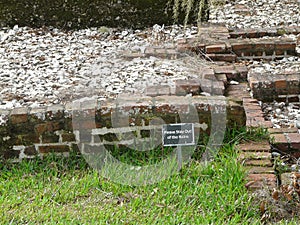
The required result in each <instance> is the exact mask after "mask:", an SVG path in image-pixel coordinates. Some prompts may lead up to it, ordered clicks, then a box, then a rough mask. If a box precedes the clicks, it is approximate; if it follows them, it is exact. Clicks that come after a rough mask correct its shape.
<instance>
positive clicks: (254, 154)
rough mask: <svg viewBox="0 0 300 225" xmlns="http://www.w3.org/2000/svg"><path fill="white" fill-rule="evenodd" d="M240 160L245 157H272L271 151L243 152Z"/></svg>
mask: <svg viewBox="0 0 300 225" xmlns="http://www.w3.org/2000/svg"><path fill="white" fill-rule="evenodd" d="M239 159H240V160H244V159H271V153H270V152H259V151H257V152H250V151H247V152H241V153H240V155H239Z"/></svg>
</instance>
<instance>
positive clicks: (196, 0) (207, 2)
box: [170, 0, 225, 25]
mask: <svg viewBox="0 0 300 225" xmlns="http://www.w3.org/2000/svg"><path fill="white" fill-rule="evenodd" d="M170 1H171V2H173V3H172V5H173V18H174V20H175V21H177V20H178V18H179V15H180V12H181V11H183V12H184V13H185V19H184V25H187V23H188V21H189V18H190V16H191V14H194V15H193V16H195V17H196V20H197V24H198V25H200V24H201V22H202V21H207V20H208V18H209V9H210V7H211V6H218V5H223V4H224V2H225V0H170Z"/></svg>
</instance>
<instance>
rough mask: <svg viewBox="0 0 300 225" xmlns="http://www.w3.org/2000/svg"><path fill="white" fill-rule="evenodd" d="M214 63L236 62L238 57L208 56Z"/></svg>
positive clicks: (226, 55)
mask: <svg viewBox="0 0 300 225" xmlns="http://www.w3.org/2000/svg"><path fill="white" fill-rule="evenodd" d="M206 56H207V57H208V58H210V59H211V60H213V61H224V62H235V61H236V59H237V56H236V55H235V54H206Z"/></svg>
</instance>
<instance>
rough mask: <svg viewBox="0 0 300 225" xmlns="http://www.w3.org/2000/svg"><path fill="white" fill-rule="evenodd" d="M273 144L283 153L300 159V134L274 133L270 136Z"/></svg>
mask: <svg viewBox="0 0 300 225" xmlns="http://www.w3.org/2000/svg"><path fill="white" fill-rule="evenodd" d="M270 140H271V144H272V146H273V147H274V148H276V149H278V150H279V151H281V152H284V153H287V154H291V155H292V156H294V157H296V158H300V134H299V133H274V134H271V135H270Z"/></svg>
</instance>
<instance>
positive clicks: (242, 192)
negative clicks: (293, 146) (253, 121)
mask: <svg viewBox="0 0 300 225" xmlns="http://www.w3.org/2000/svg"><path fill="white" fill-rule="evenodd" d="M263 135H264V134H263V133H261V134H259V133H258V134H257V133H255V135H254V136H256V137H255V139H257V138H262V137H263ZM252 137H253V134H249V133H248V132H246V130H245V129H241V130H236V129H233V130H231V131H230V132H228V133H227V134H226V137H225V142H224V146H223V147H222V148H221V149H220V151H219V154H218V155H217V157H216V159H215V161H214V162H212V163H211V164H210V165H208V166H204V165H203V164H201V163H199V161H198V159H197V157H194V159H193V160H192V161H191V162H190V163H189V164H188V165H185V166H184V167H183V168H182V169H181V171H180V172H179V173H178V174H175V175H173V176H172V177H170V178H168V179H166V180H164V181H162V182H160V183H157V184H154V185H148V186H140V187H134V186H128V185H127V186H125V185H120V184H116V183H113V182H111V181H109V180H107V179H105V178H103V177H101V176H99V173H98V172H97V171H95V170H92V169H90V168H89V166H88V165H87V164H86V162H85V160H84V159H83V158H82V157H80V156H76V155H71V156H70V157H69V158H61V157H59V156H55V155H49V156H48V157H47V158H45V159H43V160H39V159H35V160H28V161H23V162H22V163H19V164H12V163H8V162H6V163H5V164H4V163H2V164H1V166H0V167H1V168H0V169H1V174H0V193H1V195H0V220H1V222H2V223H3V224H57V223H59V224H259V223H260V217H261V214H260V210H259V205H257V204H256V205H254V203H253V200H252V197H251V195H250V193H249V192H248V191H247V190H246V188H245V187H244V182H245V181H244V176H245V174H244V171H243V168H242V167H241V165H240V164H239V163H238V162H237V160H236V158H237V153H236V150H235V148H234V147H235V144H237V143H239V142H240V141H243V140H245V139H251V138H252ZM128 157H132V155H128ZM291 224H293V223H292V222H291Z"/></svg>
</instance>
